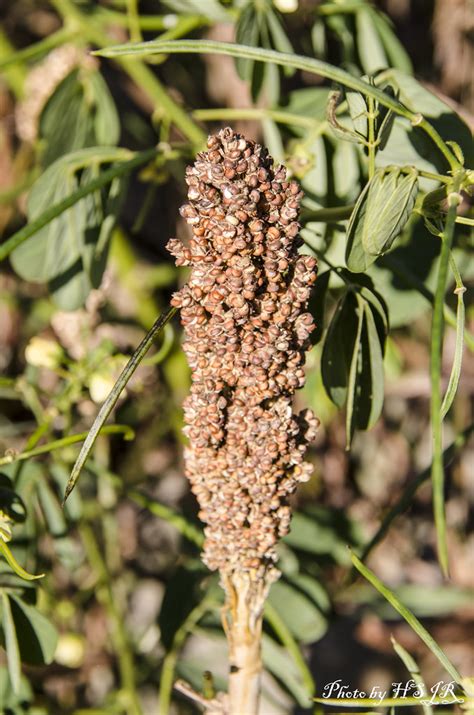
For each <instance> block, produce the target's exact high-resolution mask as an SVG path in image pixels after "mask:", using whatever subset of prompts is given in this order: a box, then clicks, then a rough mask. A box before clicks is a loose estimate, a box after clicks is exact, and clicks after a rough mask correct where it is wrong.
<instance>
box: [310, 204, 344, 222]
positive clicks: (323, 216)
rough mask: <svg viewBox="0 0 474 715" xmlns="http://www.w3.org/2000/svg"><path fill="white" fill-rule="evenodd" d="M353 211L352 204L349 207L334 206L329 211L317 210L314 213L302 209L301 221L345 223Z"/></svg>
mask: <svg viewBox="0 0 474 715" xmlns="http://www.w3.org/2000/svg"><path fill="white" fill-rule="evenodd" d="M353 210H354V204H351V205H350V206H334V207H333V208H329V209H317V210H316V211H310V210H308V209H303V219H304V221H323V222H324V223H338V222H339V221H346V220H347V219H348V218H350V215H351V213H352V212H353Z"/></svg>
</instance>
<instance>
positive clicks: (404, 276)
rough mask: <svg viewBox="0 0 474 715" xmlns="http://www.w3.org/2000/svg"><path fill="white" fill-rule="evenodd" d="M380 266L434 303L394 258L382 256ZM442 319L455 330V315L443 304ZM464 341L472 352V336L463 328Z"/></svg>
mask: <svg viewBox="0 0 474 715" xmlns="http://www.w3.org/2000/svg"><path fill="white" fill-rule="evenodd" d="M381 264H382V265H384V264H385V265H386V266H387V268H389V269H390V270H391V271H392V273H394V275H396V276H397V278H399V279H400V280H401V281H402V282H403V283H405V285H407V286H410V287H411V288H413V289H414V290H416V291H418V293H420V295H422V296H423V297H424V298H426V300H427V301H428V303H430V304H431V305H433V303H434V295H433V293H432V292H431V291H430V290H429V288H427V287H426V286H425V284H424V283H423V282H422V281H420V279H419V278H418V276H416V275H415V273H412V271H411V270H410V269H409V268H408V267H407V266H405V265H404V264H402V263H400V262H399V261H397V260H396V259H395V258H393V257H392V256H390V255H387V256H383V258H382V259H381ZM443 310H444V319H445V321H446V322H447V323H448V325H450V326H451V327H452V328H456V326H457V318H456V314H455V313H454V312H453V311H452V310H451V308H450V307H449V305H446V303H445V304H444V308H443ZM464 340H465V342H466V345H467V346H468V348H469V350H471V351H472V352H474V335H472V333H470V332H469V330H468V329H467V328H464Z"/></svg>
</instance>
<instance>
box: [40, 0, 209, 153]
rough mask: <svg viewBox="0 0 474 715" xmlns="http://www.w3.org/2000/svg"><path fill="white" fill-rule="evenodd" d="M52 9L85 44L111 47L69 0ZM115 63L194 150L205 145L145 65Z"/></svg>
mask: <svg viewBox="0 0 474 715" xmlns="http://www.w3.org/2000/svg"><path fill="white" fill-rule="evenodd" d="M51 3H52V5H54V7H55V8H56V10H57V11H58V13H59V14H60V15H61V16H62V17H63V18H64V20H65V21H66V20H67V19H74V21H75V22H76V23H78V24H79V26H80V27H81V30H82V33H83V37H84V39H85V40H86V41H87V42H91V43H93V44H94V45H96V46H97V47H100V48H106V47H107V46H109V45H110V44H111V39H110V38H109V36H108V35H107V33H105V32H104V31H103V30H102V28H100V27H97V25H96V24H95V23H94V21H93V17H92V19H91V18H89V17H88V16H87V15H85V14H83V13H82V12H80V10H79V9H78V7H77V6H76V5H75V4H74V3H73V2H72V1H71V0H51ZM117 61H118V63H119V64H120V65H121V67H122V68H123V69H124V70H125V72H126V73H127V74H128V76H129V77H131V78H132V79H133V81H134V82H135V83H136V84H137V85H138V86H139V87H141V89H142V90H143V91H144V92H146V94H147V95H148V96H149V98H150V99H151V100H152V101H153V102H154V104H156V106H157V107H159V108H160V109H161V110H162V111H163V112H164V113H165V114H167V116H168V117H169V118H170V120H171V121H172V122H174V124H175V125H176V127H177V128H178V129H179V130H180V131H181V132H182V133H183V135H184V136H185V137H186V138H187V139H189V141H190V142H192V143H193V144H194V145H196V146H201V145H202V144H203V143H204V141H205V136H204V133H203V132H202V131H201V129H200V128H199V127H198V126H197V125H196V124H195V123H194V122H193V120H192V119H191V118H190V116H189V114H188V113H187V112H186V110H184V109H183V108H182V107H180V106H179V105H178V104H176V102H175V101H174V100H173V99H172V98H171V97H170V96H169V94H168V92H167V91H166V89H165V88H164V87H163V85H162V84H161V82H160V81H159V79H158V78H157V77H156V75H155V74H154V73H153V72H152V70H151V69H149V68H148V67H147V66H146V65H145V64H143V63H142V62H140V61H138V62H137V61H136V60H131V61H130V60H129V59H127V58H119V59H118V60H117Z"/></svg>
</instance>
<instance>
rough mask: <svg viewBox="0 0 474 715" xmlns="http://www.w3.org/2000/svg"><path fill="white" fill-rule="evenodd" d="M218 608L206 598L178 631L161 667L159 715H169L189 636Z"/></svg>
mask: <svg viewBox="0 0 474 715" xmlns="http://www.w3.org/2000/svg"><path fill="white" fill-rule="evenodd" d="M217 606H218V604H216V603H215V601H214V600H213V599H212V597H210V596H205V597H204V598H203V600H202V601H201V603H199V604H198V605H197V606H196V607H195V608H194V609H193V610H192V611H191V613H190V614H189V616H188V617H187V618H186V620H185V621H184V623H183V624H182V625H181V626H180V627H179V628H178V630H177V631H176V633H175V636H174V638H173V644H172V646H171V649H170V650H169V652H168V653H167V654H166V656H165V658H164V660H163V665H162V667H161V677H160V692H159V696H158V713H159V715H168V713H169V709H170V704H171V693H172V691H173V684H174V674H175V670H176V663H177V661H178V656H179V652H180V650H181V648H182V647H183V645H184V642H185V640H186V638H187V636H188V634H189V633H190V632H191V631H192V630H193V628H194V627H195V626H196V625H197V623H198V622H199V621H200V620H201V618H202V617H203V616H204V615H205V614H206V613H207V612H208V611H209V610H211V609H212V608H215V607H217Z"/></svg>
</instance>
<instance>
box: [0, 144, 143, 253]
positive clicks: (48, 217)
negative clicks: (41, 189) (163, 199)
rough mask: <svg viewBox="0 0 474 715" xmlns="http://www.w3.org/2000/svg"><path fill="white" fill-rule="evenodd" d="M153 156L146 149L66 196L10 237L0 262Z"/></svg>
mask: <svg viewBox="0 0 474 715" xmlns="http://www.w3.org/2000/svg"><path fill="white" fill-rule="evenodd" d="M154 156H156V149H148V150H147V151H143V152H140V153H139V154H137V155H136V156H134V157H133V159H130V161H125V162H122V163H120V164H116V165H115V166H111V167H110V169H107V170H106V171H103V172H101V173H100V175H99V176H98V177H97V178H96V179H93V180H92V181H90V182H89V183H88V184H85V185H84V186H81V187H80V188H79V189H77V191H73V193H72V194H70V195H69V196H66V198H65V199H63V200H62V201H60V202H59V203H57V204H55V205H54V206H51V207H50V208H48V209H46V211H44V212H43V213H42V214H41V216H38V218H37V219H35V220H34V221H30V223H27V224H26V226H23V228H21V229H20V230H19V231H17V232H16V233H14V234H13V236H10V238H9V239H8V240H7V241H5V243H3V244H2V245H1V246H0V261H3V260H4V259H5V258H6V257H7V256H9V255H10V253H11V252H12V251H13V250H14V249H15V248H17V246H19V245H20V244H22V243H24V241H26V240H27V239H28V238H31V236H34V235H35V233H37V232H38V231H39V230H40V229H42V228H44V226H47V225H48V223H51V221H54V219H55V218H57V217H58V216H60V215H61V214H62V213H63V212H64V211H67V209H69V208H71V206H74V204H76V203H77V202H78V201H80V200H81V199H83V198H84V196H87V195H88V194H92V193H93V192H94V191H97V190H98V189H101V188H102V187H103V186H106V185H107V184H110V183H111V182H112V181H113V180H114V179H115V178H116V177H118V176H123V175H124V174H128V173H129V172H130V171H133V169H135V168H136V167H137V166H140V165H141V164H145V163H146V162H147V161H150V159H153V157H154Z"/></svg>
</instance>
